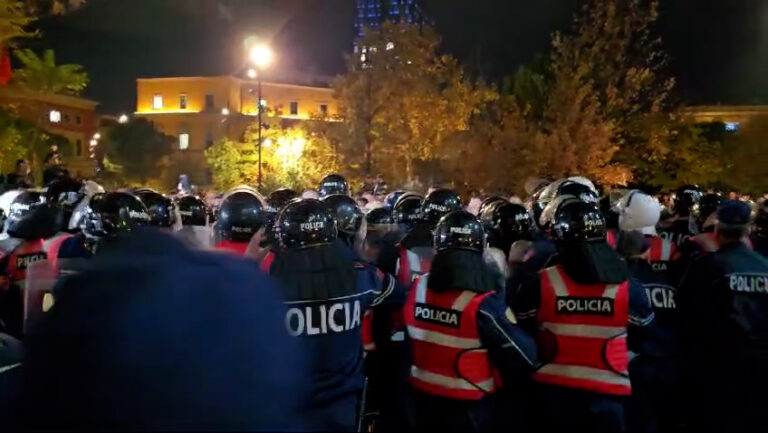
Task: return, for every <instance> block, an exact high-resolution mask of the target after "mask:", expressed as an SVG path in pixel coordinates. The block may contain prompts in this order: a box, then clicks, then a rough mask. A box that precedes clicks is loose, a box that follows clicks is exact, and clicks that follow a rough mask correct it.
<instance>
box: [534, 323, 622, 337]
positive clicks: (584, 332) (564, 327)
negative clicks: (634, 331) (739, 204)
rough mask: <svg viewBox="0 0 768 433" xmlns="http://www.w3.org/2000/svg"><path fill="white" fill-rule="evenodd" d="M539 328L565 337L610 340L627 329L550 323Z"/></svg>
mask: <svg viewBox="0 0 768 433" xmlns="http://www.w3.org/2000/svg"><path fill="white" fill-rule="evenodd" d="M541 326H542V327H544V328H545V329H548V330H549V331H552V332H553V333H555V334H557V335H562V336H567V337H590V338H612V337H616V336H617V335H621V334H623V333H625V332H627V328H625V327H623V326H597V325H574V324H570V323H551V322H544V323H542V324H541Z"/></svg>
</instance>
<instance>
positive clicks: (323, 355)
mask: <svg viewBox="0 0 768 433" xmlns="http://www.w3.org/2000/svg"><path fill="white" fill-rule="evenodd" d="M276 226H277V228H276V230H277V240H278V242H279V243H280V247H279V248H278V249H276V250H275V252H274V260H273V261H272V263H271V265H270V267H269V269H268V271H269V274H270V275H271V276H272V277H274V278H275V279H276V280H277V281H278V282H280V283H281V284H282V286H283V289H284V297H285V303H286V307H287V309H288V311H287V314H286V317H285V324H286V326H287V328H288V333H289V334H290V335H292V336H294V337H296V338H297V339H299V342H300V344H302V345H303V346H304V347H305V348H306V349H307V351H308V354H309V357H310V359H312V360H313V362H312V364H311V365H310V376H309V377H307V378H306V380H307V381H308V382H309V383H310V388H311V392H309V394H308V395H309V400H310V401H309V403H308V406H307V407H306V408H304V409H305V410H304V413H305V414H306V416H307V418H308V422H309V425H308V426H307V428H308V429H310V430H333V431H353V430H354V429H355V427H356V425H355V416H356V408H357V407H358V403H359V400H360V394H361V391H362V388H363V347H362V334H361V324H362V319H363V313H364V312H365V311H366V309H367V308H368V307H369V306H378V305H382V304H383V303H386V302H395V303H398V302H399V303H402V302H403V294H402V293H399V294H397V293H394V287H395V286H394V282H393V280H392V279H391V278H384V279H382V278H381V277H380V276H379V275H377V273H376V272H375V271H373V270H372V269H371V268H370V267H368V266H365V265H364V264H362V263H359V262H355V261H352V260H349V257H348V255H347V254H344V253H342V251H341V250H340V249H339V247H338V245H336V244H335V241H336V240H337V236H338V230H337V226H336V221H334V219H333V215H332V214H331V211H330V210H329V209H328V207H327V206H326V205H325V204H323V203H322V202H320V201H318V200H315V199H302V200H296V201H292V202H291V203H289V204H288V205H286V207H285V208H284V209H283V211H282V212H281V213H280V216H279V217H278V219H277V223H276Z"/></svg>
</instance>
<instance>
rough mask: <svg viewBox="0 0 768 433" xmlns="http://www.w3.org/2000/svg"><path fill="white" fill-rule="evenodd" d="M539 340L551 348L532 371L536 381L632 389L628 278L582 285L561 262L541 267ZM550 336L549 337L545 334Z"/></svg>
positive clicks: (617, 391)
mask: <svg viewBox="0 0 768 433" xmlns="http://www.w3.org/2000/svg"><path fill="white" fill-rule="evenodd" d="M539 276H540V282H541V307H540V308H539V313H538V315H537V322H538V324H539V326H540V328H541V329H542V331H541V333H540V335H539V336H538V337H539V338H537V340H538V341H539V343H540V345H541V347H540V351H541V352H548V353H550V354H552V356H550V359H547V360H546V361H547V363H546V364H544V365H543V366H542V367H541V368H539V369H538V370H537V371H536V373H534V375H533V379H534V380H535V381H537V382H541V383H546V384H550V385H558V386H564V387H569V388H578V389H583V390H585V391H590V392H596V393H602V394H614V395H630V394H631V393H632V388H631V386H630V383H629V375H628V372H627V364H628V362H629V360H628V354H627V339H626V333H627V325H628V323H629V283H627V282H624V283H622V284H592V285H582V284H577V283H575V282H574V281H572V280H571V279H570V278H569V277H568V275H566V274H565V272H564V271H563V269H562V268H561V267H560V266H553V267H550V268H546V269H544V270H542V271H540V272H539ZM545 336H549V337H550V338H546V339H545V338H542V337H545Z"/></svg>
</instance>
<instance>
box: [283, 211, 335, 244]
mask: <svg viewBox="0 0 768 433" xmlns="http://www.w3.org/2000/svg"><path fill="white" fill-rule="evenodd" d="M275 231H276V235H277V241H278V243H279V244H280V247H281V248H283V249H286V250H299V249H304V248H313V247H318V246H322V245H329V244H331V243H332V242H333V241H334V240H335V239H336V238H337V237H338V230H337V226H336V220H335V219H334V218H333V213H332V212H331V210H330V209H328V206H326V205H325V204H324V203H323V202H321V201H320V200H315V199H301V200H295V201H292V202H291V203H288V205H286V206H285V208H283V210H282V211H281V212H280V215H279V216H278V217H277V222H276V223H275Z"/></svg>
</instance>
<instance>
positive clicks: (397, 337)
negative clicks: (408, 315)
mask: <svg viewBox="0 0 768 433" xmlns="http://www.w3.org/2000/svg"><path fill="white" fill-rule="evenodd" d="M389 341H405V332H403V331H397V332H395V333H394V334H392V335H391V336H390V337H389Z"/></svg>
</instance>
